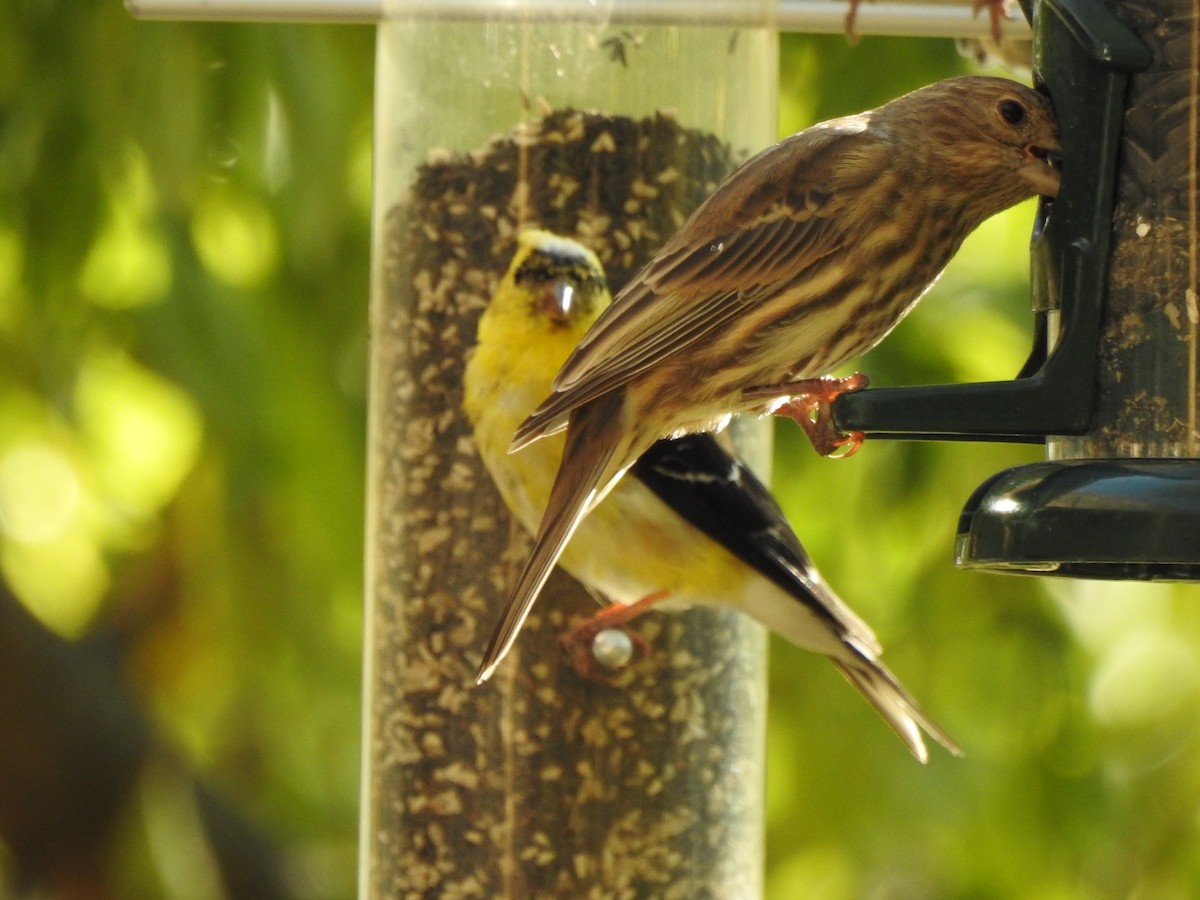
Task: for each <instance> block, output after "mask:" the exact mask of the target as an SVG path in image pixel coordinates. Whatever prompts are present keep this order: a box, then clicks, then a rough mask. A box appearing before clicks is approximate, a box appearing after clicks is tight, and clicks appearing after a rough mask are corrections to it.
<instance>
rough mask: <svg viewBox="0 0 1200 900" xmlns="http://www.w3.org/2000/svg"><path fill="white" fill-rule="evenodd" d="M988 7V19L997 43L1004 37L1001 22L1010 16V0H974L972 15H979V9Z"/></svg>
mask: <svg viewBox="0 0 1200 900" xmlns="http://www.w3.org/2000/svg"><path fill="white" fill-rule="evenodd" d="M985 6H986V7H987V11H988V19H989V20H990V23H991V26H992V40H994V41H996V42H997V43H999V42H1000V39H1001V38H1002V37H1003V33H1002V32H1001V28H1002V27H1003V26H1002V25H1001V24H1000V23H1001V22H1003V21H1004V20H1005V19H1007V18H1008V17H1009V15H1008V0H973V2H972V3H971V15H973V16H977V15H979V11H980V10H981V9H983V8H984V7H985Z"/></svg>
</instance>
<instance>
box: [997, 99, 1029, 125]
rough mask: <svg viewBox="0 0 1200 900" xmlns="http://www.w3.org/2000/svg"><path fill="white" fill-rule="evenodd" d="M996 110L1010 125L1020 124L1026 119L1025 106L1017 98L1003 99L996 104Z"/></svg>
mask: <svg viewBox="0 0 1200 900" xmlns="http://www.w3.org/2000/svg"><path fill="white" fill-rule="evenodd" d="M996 111H997V112H998V113H1000V118H1002V119H1003V120H1004V121H1005V122H1007V123H1008V124H1009V125H1020V124H1021V123H1022V122H1024V121H1025V116H1026V112H1025V107H1024V106H1022V105H1021V104H1020V103H1018V102H1017V101H1016V100H1001V101H1000V102H999V103H997V104H996Z"/></svg>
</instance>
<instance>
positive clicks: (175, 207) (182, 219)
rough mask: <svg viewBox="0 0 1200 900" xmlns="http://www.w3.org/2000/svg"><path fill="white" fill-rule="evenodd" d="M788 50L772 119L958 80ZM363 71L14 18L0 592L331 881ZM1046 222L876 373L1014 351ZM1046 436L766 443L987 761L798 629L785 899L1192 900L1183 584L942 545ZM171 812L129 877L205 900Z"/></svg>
mask: <svg viewBox="0 0 1200 900" xmlns="http://www.w3.org/2000/svg"><path fill="white" fill-rule="evenodd" d="M782 58H783V71H782V82H781V84H782V92H781V94H782V121H781V131H783V132H790V131H794V130H797V129H799V128H800V127H803V126H804V125H805V124H808V123H810V122H812V121H816V120H818V119H821V118H826V117H828V116H831V115H836V114H841V113H845V112H850V111H855V110H858V109H863V108H866V107H869V106H873V105H876V104H877V103H879V102H881V101H883V100H885V99H887V98H889V97H891V96H894V95H896V94H898V93H900V92H902V91H904V90H907V89H910V88H912V87H915V86H917V85H919V84H922V83H926V82H928V81H932V80H934V79H936V78H939V77H944V76H947V75H950V74H954V73H956V72H960V71H965V70H967V66H968V64H967V63H966V62H965V61H963V60H962V59H960V58H959V57H958V56H957V54H956V53H955V51H954V49H953V47H952V46H951V45H950V44H949V42H945V41H918V40H899V39H887V40H885V39H869V38H868V39H864V40H863V41H862V42H861V43H860V44H859V45H858V46H856V47H853V48H851V47H849V46H847V44H846V42H845V40H844V39H843V38H841V37H840V36H830V37H807V36H805V37H801V36H791V35H789V36H786V37H785V38H784V42H783V55H782ZM372 75H373V33H372V30H371V29H370V28H366V27H350V26H327V27H317V26H304V25H295V26H281V25H271V26H268V25H253V24H239V25H213V24H194V23H193V24H181V23H150V22H135V21H134V20H132V19H131V18H130V17H129V16H128V15H127V14H126V13H125V11H124V10H123V9H122V8H121V7H120V6H119V5H118V4H115V3H103V4H96V3H84V2H82V0H61V2H55V0H16V2H10V3H7V4H4V5H0V528H2V532H0V565H2V567H3V574H4V577H5V579H6V580H7V581H8V582H9V583H10V584H11V585H12V586H13V588H14V590H15V591H16V592H17V593H18V595H19V596H20V598H21V600H22V601H23V603H25V604H26V605H27V606H28V608H29V609H31V610H33V611H34V612H35V614H36V615H37V616H38V617H39V618H40V619H41V620H42V621H44V622H45V623H47V624H48V625H50V626H51V627H52V628H53V629H54V630H55V631H56V632H58V633H59V634H62V635H64V636H67V637H71V638H75V637H79V636H81V635H84V634H86V633H88V632H89V631H90V630H92V629H94V628H95V627H96V626H97V623H102V622H103V623H118V624H119V625H120V627H121V628H122V629H123V631H124V632H125V633H126V634H127V635H128V637H129V646H130V648H131V650H130V656H129V668H130V673H131V677H132V678H133V680H134V683H135V685H136V688H137V690H138V693H139V696H140V697H141V698H142V700H143V702H144V703H145V705H146V706H147V708H149V709H150V710H152V713H153V721H154V722H155V724H156V727H157V728H158V729H159V730H160V733H161V734H162V735H163V736H164V740H165V741H166V742H167V743H168V744H169V745H170V746H171V747H173V748H174V750H175V752H176V754H177V755H178V757H179V758H181V759H182V760H184V761H185V762H186V765H187V766H188V767H189V768H191V769H192V770H194V771H196V772H198V773H200V774H201V776H202V777H203V778H205V779H206V781H208V783H210V784H211V785H213V786H214V787H215V788H216V790H217V791H218V792H219V793H221V794H223V795H224V796H226V797H228V798H235V800H236V802H235V805H236V807H237V808H238V809H239V810H240V811H241V812H242V813H243V814H244V815H245V816H246V817H247V818H248V819H250V820H251V821H253V822H255V823H257V824H258V825H259V826H261V827H262V828H263V829H264V830H265V831H266V832H268V833H269V834H271V835H273V836H274V837H275V838H276V839H277V840H278V841H279V843H280V844H281V845H282V846H283V847H284V848H285V852H286V858H287V861H288V871H289V873H290V877H291V878H292V879H293V880H294V882H295V883H296V884H297V885H299V886H300V893H301V895H302V896H311V897H349V896H352V894H353V885H354V879H355V861H356V857H355V854H356V850H355V845H356V826H357V812H356V809H357V790H358V781H357V779H358V748H359V737H358V734H359V724H358V723H359V708H358V703H359V678H360V676H359V656H360V640H361V638H360V629H361V580H362V579H361V571H362V505H363V460H364V429H365V425H364V422H365V414H364V408H365V373H366V341H367V328H366V311H367V302H366V300H367V285H368V266H369V216H370V199H371V197H370V193H371V186H370V158H371V143H370V141H371V94H372ZM1031 216H1032V207H1031V206H1028V205H1027V206H1026V207H1024V208H1022V209H1018V210H1016V211H1015V212H1014V213H1012V214H1010V215H1008V216H1005V217H1003V218H1002V219H999V220H996V221H994V222H992V223H989V224H988V225H987V226H985V228H984V229H983V230H982V231H981V232H980V233H979V234H978V235H976V236H975V237H974V238H973V239H972V240H971V242H970V243H969V245H968V247H967V248H966V249H965V250H964V252H963V253H962V254H961V256H960V259H959V260H957V261H956V263H955V264H954V265H953V266H952V267H951V270H950V271H949V272H948V273H947V275H946V276H945V278H944V279H943V280H942V282H941V283H940V284H939V286H938V287H937V289H936V291H935V293H934V294H933V295H931V296H930V297H929V299H927V300H926V302H925V304H924V306H923V308H922V310H921V311H920V312H919V313H918V314H916V315H915V316H913V317H912V318H911V319H910V320H909V321H907V322H906V323H905V324H904V325H903V326H902V327H901V328H900V329H899V330H898V332H897V333H896V335H895V336H894V337H893V339H891V340H889V341H888V342H887V343H886V344H885V346H884V348H882V349H881V350H880V351H878V352H877V353H876V354H874V355H873V356H872V357H871V358H869V359H868V360H867V361H866V362H865V363H864V365H863V366H862V367H861V368H863V369H864V370H865V371H868V372H869V373H870V374H871V376H872V378H873V380H874V381H875V382H876V383H879V384H898V383H920V382H938V381H962V380H968V379H990V378H1005V377H1009V376H1010V375H1011V374H1012V373H1014V372H1015V371H1016V369H1017V368H1018V367H1019V365H1020V363H1021V361H1022V359H1023V356H1024V353H1025V351H1026V349H1027V344H1028V340H1029V339H1028V337H1027V330H1028V313H1027V310H1026V306H1027V303H1026V301H1025V299H1024V298H1025V273H1026V261H1025V256H1024V253H1025V245H1026V243H1027V239H1028V237H1027V236H1028V230H1029V223H1030V220H1031ZM1039 452H1040V451H1039V450H1038V449H1036V448H1032V449H1031V448H1022V447H1008V446H1001V445H942V444H904V443H888V442H872V443H869V444H868V445H867V447H866V448H865V449H864V450H863V451H862V452H861V453H860V454H859V455H858V456H857V457H856V458H855V459H854V460H853V461H851V462H831V461H828V460H820V459H817V458H816V457H815V456H813V454H812V453H811V451H810V450H809V449H808V448H807V447H806V446H805V445H804V444H803V441H802V440H801V439H800V438H799V437H798V432H797V430H796V429H794V428H790V427H784V426H781V427H780V429H779V434H778V440H777V456H776V485H777V489H778V493H779V496H780V499H781V502H783V504H784V505H785V507H786V508H787V510H788V512H789V515H790V516H791V518H792V520H793V522H794V523H795V525H796V527H797V530H798V532H799V533H800V534H801V536H802V537H803V539H804V540H805V542H806V544H807V545H808V547H809V549H810V550H811V552H812V554H813V556H814V558H815V559H816V560H817V561H818V563H819V564H820V565H821V566H822V569H823V571H824V572H825V574H826V576H827V577H828V578H829V579H830V581H832V583H833V584H835V585H837V586H838V589H839V591H840V592H841V593H842V594H843V596H844V597H846V598H847V600H848V601H850V602H851V603H852V604H853V605H854V606H855V607H856V608H857V609H858V610H859V611H860V612H861V613H862V614H863V615H864V616H865V618H866V619H867V620H868V621H870V622H871V623H872V624H873V625H874V626H875V627H876V630H877V631H878V633H879V634H880V637H881V638H882V640H883V642H884V644H885V645H886V646H888V647H889V648H890V649H889V653H888V660H889V663H890V665H891V666H892V668H893V669H894V670H895V671H896V673H897V674H898V675H899V676H900V677H902V678H903V679H904V681H905V682H906V684H907V685H908V686H909V688H910V689H911V690H912V691H913V692H914V693H915V694H916V695H917V696H918V697H920V698H921V699H922V702H923V704H924V705H925V707H926V709H927V710H928V711H929V712H930V713H931V714H932V715H933V716H934V717H935V718H936V719H938V720H939V721H940V722H941V723H942V724H943V725H944V726H945V727H946V728H947V730H948V731H950V733H951V734H953V735H954V736H955V737H956V739H957V740H958V741H959V742H960V743H961V744H962V746H963V747H964V748H966V750H967V757H966V758H965V759H964V760H954V759H951V758H949V757H948V756H946V755H945V754H941V753H940V752H939V751H937V750H936V749H935V751H934V759H933V761H932V762H931V763H930V765H929V766H927V767H925V768H922V767H919V766H917V765H916V764H914V763H913V761H912V760H911V759H910V758H909V757H908V755H907V754H906V753H905V752H904V751H903V749H902V748H901V747H900V745H899V743H898V742H897V741H896V740H895V738H894V737H893V736H892V735H891V734H890V733H889V732H888V731H887V729H886V728H884V727H883V726H882V725H881V724H880V722H879V721H878V720H877V718H876V717H875V715H874V714H873V713H872V711H871V710H870V709H869V708H868V707H867V706H866V704H864V703H862V702H861V701H859V700H858V699H857V698H856V697H855V696H854V694H853V693H852V692H851V691H850V690H849V688H847V687H846V686H845V685H844V684H843V683H842V681H841V680H840V679H839V678H838V677H837V675H836V673H835V672H834V671H833V670H832V668H830V667H829V666H828V665H827V664H825V663H824V662H823V661H822V660H820V659H817V658H815V657H812V656H809V655H806V654H804V653H802V652H801V651H798V650H795V649H794V648H792V647H790V646H786V645H783V644H782V643H779V642H777V643H775V644H774V645H773V646H772V651H773V657H772V664H771V691H772V706H771V712H770V725H769V728H770V742H769V782H768V804H769V806H768V826H769V831H768V841H769V853H768V867H769V868H768V897H770V898H771V900H789V898H802V897H803V898H813V897H821V898H852V897H875V898H885V897H886V898H893V897H963V898H967V897H971V898H988V897H997V898H999V897H1029V898H1057V897H1063V898H1068V897H1135V896H1136V897H1186V896H1192V895H1194V893H1195V889H1196V886H1197V884H1200V871H1198V867H1200V856H1198V854H1197V849H1196V848H1197V846H1200V842H1198V838H1200V835H1198V834H1197V831H1198V824H1200V819H1198V815H1197V809H1198V807H1197V800H1198V799H1200V763H1198V762H1197V759H1200V756H1198V755H1197V754H1196V750H1197V733H1196V720H1195V716H1196V713H1197V708H1198V705H1200V694H1198V691H1197V672H1198V669H1197V666H1198V663H1197V653H1196V648H1197V646H1198V644H1197V640H1198V638H1200V623H1198V622H1197V614H1196V600H1197V599H1200V598H1198V596H1197V593H1196V589H1195V588H1194V587H1187V586H1176V587H1166V586H1146V585H1137V584H1093V583H1079V582H1049V581H1041V580H1035V579H1021V578H1004V577H997V576H986V575H977V574H969V573H964V572H959V571H956V570H955V569H954V568H953V567H952V565H951V562H950V557H951V550H952V542H953V535H954V526H955V522H956V519H957V516H958V513H959V510H960V508H961V505H962V502H963V501H964V500H965V499H966V497H967V496H968V495H969V494H970V492H971V491H972V490H973V488H974V487H975V486H976V485H977V484H978V483H980V482H981V481H982V480H983V479H984V478H986V477H987V476H988V475H989V474H991V473H993V472H995V471H998V470H999V469H1001V468H1004V467H1006V466H1009V465H1013V464H1017V463H1020V462H1025V461H1031V460H1033V459H1036V458H1038V456H1039ZM147 584H149V585H150V586H151V589H150V590H147V589H146V585H147ZM0 727H2V726H0ZM0 789H2V787H0ZM173 810H174V807H172V805H171V801H170V798H169V797H167V796H166V795H165V794H164V793H163V792H162V791H158V792H156V791H155V790H153V789H145V788H144V789H143V790H142V792H141V795H140V799H139V803H138V804H137V805H136V807H135V806H131V808H130V810H129V811H128V813H127V815H126V817H125V820H124V824H123V826H122V830H121V834H122V837H121V839H120V842H119V845H118V847H117V850H116V851H115V853H114V856H113V860H112V862H111V867H112V872H113V875H112V877H113V879H114V881H115V882H116V883H119V884H123V885H125V886H126V888H127V890H128V892H129V893H128V895H129V896H205V895H203V894H196V893H186V892H184V893H181V892H180V890H181V889H180V888H179V886H178V885H177V884H173V882H172V877H171V874H170V872H169V870H170V868H171V867H170V865H169V864H168V863H167V862H166V861H168V860H170V859H171V858H173V857H172V853H173V852H178V848H176V849H175V850H174V851H173V850H172V842H173V841H174V842H178V841H180V840H182V839H181V838H179V834H180V833H181V831H180V829H179V827H178V824H179V820H178V812H177V810H175V811H173ZM146 847H150V848H151V849H150V850H146V849H145V848H146ZM154 848H157V850H155V849H154ZM6 870H8V871H9V872H10V873H11V866H10V865H7V864H6V863H5V862H4V855H3V852H2V851H0V876H2V875H3V873H4V872H5V871H6ZM3 894H4V888H3V878H2V877H0V896H3Z"/></svg>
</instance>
